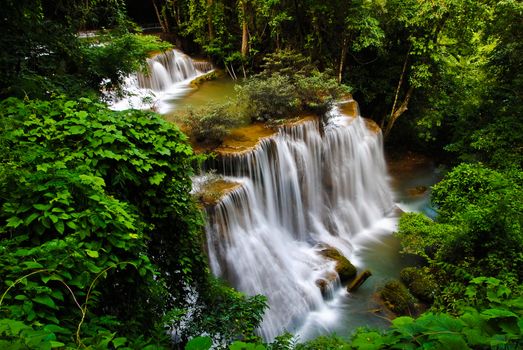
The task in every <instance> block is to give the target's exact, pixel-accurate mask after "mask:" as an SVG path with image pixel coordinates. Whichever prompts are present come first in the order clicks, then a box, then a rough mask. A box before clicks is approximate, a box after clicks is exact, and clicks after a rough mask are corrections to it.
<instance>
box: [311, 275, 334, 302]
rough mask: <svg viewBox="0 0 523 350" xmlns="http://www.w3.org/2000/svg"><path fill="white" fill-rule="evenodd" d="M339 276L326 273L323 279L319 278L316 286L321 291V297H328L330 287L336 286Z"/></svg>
mask: <svg viewBox="0 0 523 350" xmlns="http://www.w3.org/2000/svg"><path fill="white" fill-rule="evenodd" d="M337 278H338V276H337V275H336V274H335V273H326V274H325V275H324V276H322V278H318V279H317V280H316V285H317V286H318V288H319V289H320V291H321V295H323V296H324V297H325V296H327V294H328V293H327V292H328V290H329V286H331V285H332V284H334V283H335V282H336V279H337Z"/></svg>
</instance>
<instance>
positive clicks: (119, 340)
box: [113, 337, 127, 348]
mask: <svg viewBox="0 0 523 350" xmlns="http://www.w3.org/2000/svg"><path fill="white" fill-rule="evenodd" d="M126 342H127V338H125V337H118V338H114V339H113V345H114V347H115V348H119V347H120V346H122V345H124V344H125V343H126Z"/></svg>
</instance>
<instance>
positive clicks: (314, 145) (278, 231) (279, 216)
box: [207, 108, 396, 340]
mask: <svg viewBox="0 0 523 350" xmlns="http://www.w3.org/2000/svg"><path fill="white" fill-rule="evenodd" d="M223 169H224V174H225V175H228V176H229V177H232V178H233V180H234V181H236V182H241V183H242V184H243V186H241V187H239V188H237V189H236V190H234V191H232V192H231V193H229V194H228V195H227V196H225V197H224V198H223V199H222V200H221V202H220V203H218V205H217V206H216V207H215V208H214V209H213V210H212V212H211V213H210V218H209V223H208V227H207V244H208V253H209V258H210V264H211V268H212V270H213V272H214V273H215V274H216V275H218V276H221V277H223V278H225V279H226V280H228V281H229V282H230V283H231V284H232V285H233V286H234V287H236V288H237V289H239V290H240V291H243V292H245V293H246V294H248V295H255V294H263V295H265V296H267V297H268V301H269V306H270V308H269V310H268V311H267V312H266V314H265V316H264V321H263V324H262V326H261V329H260V333H261V335H262V336H263V337H264V338H265V339H266V340H272V339H273V338H274V337H275V336H277V335H278V334H281V333H282V332H283V331H284V330H288V331H291V332H294V333H297V334H299V335H301V336H302V338H307V336H308V334H310V333H311V332H314V331H317V329H318V328H323V329H325V330H329V329H332V328H333V326H334V324H335V323H336V321H337V319H338V318H339V316H340V312H343V310H341V311H340V307H339V305H340V304H342V303H343V302H342V299H344V298H345V299H346V298H347V297H348V295H347V294H348V293H347V292H346V291H345V289H343V288H341V286H340V285H339V282H338V281H337V280H334V281H332V284H331V285H330V293H327V294H330V296H327V297H325V298H324V297H323V296H322V293H321V291H320V289H319V288H318V286H317V285H316V281H317V280H318V279H322V278H324V279H329V278H328V277H327V276H329V275H331V276H332V274H333V273H335V272H334V262H332V261H330V260H327V259H325V258H324V257H322V256H321V255H320V254H318V252H319V250H320V249H321V247H322V244H323V245H325V244H327V245H330V246H333V247H335V248H337V249H338V250H339V251H341V252H342V253H343V254H344V255H345V256H346V257H348V258H349V259H350V260H351V261H352V262H353V264H355V265H356V266H357V267H359V268H362V267H364V266H362V265H363V261H362V259H361V253H362V250H365V247H366V245H367V244H368V242H369V241H375V240H379V236H380V235H384V234H390V232H391V230H392V229H394V226H395V223H396V219H395V218H392V217H387V215H388V214H389V213H390V212H391V209H392V207H393V201H392V196H391V191H390V189H389V185H388V179H387V173H386V167H385V162H384V157H383V151H382V140H381V133H378V134H376V133H375V132H373V131H371V130H369V129H368V128H367V127H366V125H365V122H364V120H363V119H362V118H360V117H358V118H350V117H347V116H345V115H342V114H341V112H340V111H339V110H338V109H337V108H334V109H333V110H332V111H331V115H330V118H329V121H328V123H327V125H326V126H325V128H324V131H323V133H322V132H320V125H319V123H318V122H314V121H308V122H304V123H301V124H298V125H294V126H287V127H285V128H283V129H281V130H280V132H279V133H278V134H277V135H276V136H274V137H272V138H268V139H264V140H263V141H261V142H260V144H259V145H258V146H257V147H256V148H255V149H254V150H253V151H252V152H249V153H247V154H238V155H233V156H230V157H228V158H225V159H224V161H223ZM330 280H332V278H331V279H330Z"/></svg>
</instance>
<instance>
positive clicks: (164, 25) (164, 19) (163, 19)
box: [152, 0, 169, 33]
mask: <svg viewBox="0 0 523 350" xmlns="http://www.w3.org/2000/svg"><path fill="white" fill-rule="evenodd" d="M152 2H153V6H154V12H155V13H156V18H158V23H160V26H161V27H162V32H164V33H169V23H168V22H167V17H165V16H162V14H161V12H160V10H159V9H158V5H156V0H152Z"/></svg>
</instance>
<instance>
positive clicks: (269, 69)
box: [238, 50, 349, 121]
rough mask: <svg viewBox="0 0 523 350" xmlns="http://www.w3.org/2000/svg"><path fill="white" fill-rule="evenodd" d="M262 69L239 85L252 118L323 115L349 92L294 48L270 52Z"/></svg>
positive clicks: (241, 95) (244, 104) (242, 101)
mask: <svg viewBox="0 0 523 350" xmlns="http://www.w3.org/2000/svg"><path fill="white" fill-rule="evenodd" d="M262 68H263V71H262V72H261V73H259V74H258V75H256V76H254V77H252V78H250V79H247V80H246V81H245V82H244V83H243V84H242V85H240V86H239V87H238V92H239V96H240V103H241V104H242V105H243V108H244V110H245V112H244V113H246V114H247V115H248V116H249V118H250V119H251V120H263V121H265V120H271V119H279V118H289V117H292V116H294V115H295V114H296V113H299V112H301V111H312V112H315V113H320V114H323V113H325V112H326V111H327V110H328V109H329V108H330V107H331V106H332V104H333V103H334V101H336V100H337V99H339V98H340V97H342V96H343V95H344V94H347V93H348V91H349V90H348V87H346V86H344V85H340V84H338V83H337V82H336V80H335V79H334V78H333V77H332V76H330V75H329V74H328V73H325V72H320V71H318V69H316V68H314V66H313V65H312V64H311V62H310V60H309V59H308V58H305V57H304V56H303V55H301V54H299V53H296V52H294V51H290V50H282V51H277V52H276V53H273V54H268V55H266V57H264V64H263V65H262Z"/></svg>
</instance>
